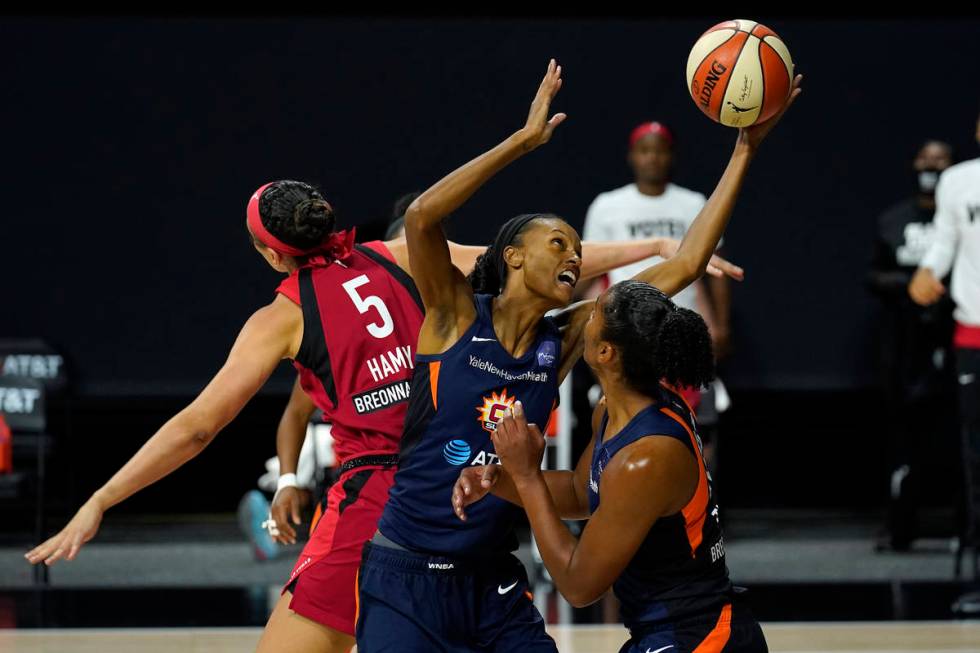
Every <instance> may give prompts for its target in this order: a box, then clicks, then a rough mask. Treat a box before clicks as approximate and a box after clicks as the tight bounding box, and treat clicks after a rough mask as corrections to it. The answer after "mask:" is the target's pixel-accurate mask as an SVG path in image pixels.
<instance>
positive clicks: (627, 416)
mask: <svg viewBox="0 0 980 653" xmlns="http://www.w3.org/2000/svg"><path fill="white" fill-rule="evenodd" d="M599 384H600V385H601V386H602V392H603V394H604V395H605V397H606V412H607V414H608V415H609V417H608V421H607V423H606V432H605V433H604V434H603V439H604V440H606V439H608V438H610V437H612V436H614V435H616V434H617V433H619V432H620V431H622V430H623V428H624V427H625V426H626V425H627V424H629V422H630V420H631V419H633V418H634V417H636V415H637V413H639V412H640V411H642V410H644V409H645V408H647V407H648V406H650V405H651V404H652V403H653V399H651V398H650V397H648V396H646V395H645V394H643V393H640V392H637V391H636V390H634V389H632V388H631V387H629V386H628V385H626V384H625V383H623V382H622V381H621V380H620V379H618V378H617V379H608V378H607V379H603V378H600V379H599Z"/></svg>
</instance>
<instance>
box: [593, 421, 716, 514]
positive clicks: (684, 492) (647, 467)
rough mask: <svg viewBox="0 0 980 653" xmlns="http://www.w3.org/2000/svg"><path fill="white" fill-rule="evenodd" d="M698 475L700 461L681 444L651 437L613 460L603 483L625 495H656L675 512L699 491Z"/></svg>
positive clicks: (604, 474) (667, 437)
mask: <svg viewBox="0 0 980 653" xmlns="http://www.w3.org/2000/svg"><path fill="white" fill-rule="evenodd" d="M698 472H699V470H698V462H697V459H696V458H695V457H694V456H693V455H692V454H691V452H690V451H689V450H688V448H687V447H686V446H684V444H683V443H681V442H680V441H679V440H677V439H676V438H673V437H669V436H663V437H656V436H652V437H651V436H648V437H644V438H640V439H639V440H637V441H636V442H634V443H632V444H630V445H628V446H626V447H624V448H623V449H622V450H621V451H620V452H619V453H617V454H616V455H615V456H613V458H612V460H610V461H609V464H608V465H607V467H606V469H605V471H604V472H603V475H602V479H603V481H606V480H607V479H608V480H609V481H611V482H612V483H611V484H612V485H614V486H616V487H619V488H621V489H623V490H624V491H626V492H636V491H640V492H651V493H652V492H655V493H657V494H658V495H660V496H664V497H665V499H666V503H667V504H668V505H670V506H671V507H672V511H676V510H673V508H674V507H676V509H680V506H682V505H683V504H684V503H686V502H687V501H688V499H689V498H690V496H691V495H692V494H693V493H694V490H696V489H697V484H698V480H699V473H698ZM610 489H612V488H610ZM678 504H680V505H678Z"/></svg>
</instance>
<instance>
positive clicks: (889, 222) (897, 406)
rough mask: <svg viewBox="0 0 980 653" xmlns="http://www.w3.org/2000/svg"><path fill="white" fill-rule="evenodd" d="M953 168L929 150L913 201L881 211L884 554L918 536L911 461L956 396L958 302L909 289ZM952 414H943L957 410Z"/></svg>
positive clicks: (943, 146)
mask: <svg viewBox="0 0 980 653" xmlns="http://www.w3.org/2000/svg"><path fill="white" fill-rule="evenodd" d="M952 163H953V156H952V148H951V147H950V146H949V145H948V144H947V143H944V142H942V141H938V140H929V141H926V142H925V143H923V144H922V145H921V147H920V148H919V150H918V152H917V154H916V156H915V159H914V161H913V164H912V171H913V172H914V175H915V176H914V183H915V194H914V195H912V196H911V197H908V198H906V199H904V200H902V201H901V202H898V203H897V204H895V205H893V206H892V207H890V208H889V209H888V210H886V211H885V212H883V213H882V214H881V215H880V216H879V217H878V222H877V236H876V238H875V245H874V254H873V259H872V264H871V272H870V275H869V285H870V288H871V291H872V292H873V293H874V294H875V295H876V296H877V297H878V298H879V300H880V304H881V309H882V310H881V313H880V319H879V324H878V326H879V328H878V330H877V335H878V346H879V359H880V369H879V371H880V373H881V387H882V391H883V399H884V401H885V405H886V406H890V407H892V409H890V410H888V411H886V414H887V415H888V422H886V429H887V431H886V437H885V441H886V442H887V444H886V449H887V450H888V459H889V460H888V464H889V468H888V471H889V478H888V504H887V505H888V509H887V516H886V527H885V530H886V534H885V535H884V536H883V537H882V538H881V539H880V540H879V542H878V547H879V548H881V549H892V550H896V551H904V550H908V549H909V547H910V546H911V543H912V541H913V540H914V539H915V537H916V535H917V531H918V525H917V519H916V500H917V496H916V495H917V492H916V491H915V485H916V482H917V477H918V476H919V475H920V474H921V470H916V469H914V467H915V465H914V464H913V461H915V460H921V453H922V452H921V451H918V450H917V447H918V445H917V443H919V442H921V441H922V440H923V437H922V436H923V435H931V434H933V433H934V432H935V431H936V429H937V426H938V428H941V425H939V424H938V423H937V422H936V420H935V415H936V411H937V409H938V410H942V409H941V408H940V407H941V406H944V404H943V399H942V398H943V397H946V398H947V399H948V398H949V397H950V396H951V395H952V386H951V385H950V383H951V378H950V374H951V372H950V369H951V361H950V360H949V356H948V350H949V346H950V342H951V339H952V328H953V323H952V308H953V306H952V303H951V302H950V301H949V300H948V299H946V300H944V301H941V302H938V303H936V304H934V305H932V306H928V307H921V306H918V305H916V304H915V303H913V302H912V301H910V299H909V297H908V294H907V290H906V288H907V286H908V284H909V282H910V281H911V279H912V276H913V274H914V273H915V270H916V268H917V267H918V266H919V264H920V262H921V260H922V258H923V256H925V254H926V252H927V251H928V249H929V247H930V246H931V245H932V241H933V238H934V227H933V224H932V217H933V213H934V212H935V209H936V200H935V189H936V184H937V182H938V180H939V175H940V173H941V172H942V171H943V170H945V169H946V168H948V167H949V166H951V165H952ZM947 403H948V401H947ZM946 408H947V409H946V410H944V411H943V412H942V414H949V412H950V411H951V410H952V409H953V407H952V406H949V407H946ZM951 437H952V436H951Z"/></svg>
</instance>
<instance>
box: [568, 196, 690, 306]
mask: <svg viewBox="0 0 980 653" xmlns="http://www.w3.org/2000/svg"><path fill="white" fill-rule="evenodd" d="M704 203H705V198H704V195H702V194H701V193H698V192H695V191H693V190H688V189H687V188H682V187H681V186H677V185H675V184H667V188H666V189H665V190H664V192H663V194H662V195H656V196H653V195H644V194H643V193H641V192H640V191H639V189H638V188H637V187H636V184H627V185H626V186H623V187H622V188H617V189H616V190H611V191H608V192H605V193H600V194H599V196H598V197H596V198H595V200H593V201H592V205H591V206H589V211H588V213H586V214H585V229H584V232H585V233H584V234H583V235H584V239H585V240H592V241H597V240H620V241H622V240H641V239H643V238H654V237H658V236H666V237H668V238H677V239H681V238H683V237H684V234H686V233H687V230H688V229H689V228H690V227H691V223H692V222H694V218H696V217H697V215H698V213H699V212H700V211H701V207H703V206H704ZM662 260H663V259H662V258H660V257H659V256H653V257H650V258H648V259H645V260H643V261H638V262H636V263H633V264H632V265H627V266H624V267H621V268H617V269H615V270H613V271H612V272H610V273H609V278H610V281H611V282H612V283H619V282H620V281H623V280H624V279H629V278H631V277H633V276H634V275H636V274H637V273H638V272H641V271H642V270H644V269H645V268H648V267H650V266H651V265H655V264H657V263H659V262H660V261H662ZM696 285H697V284H695V285H692V286H688V287H687V288H685V289H684V290H682V291H681V292H679V293H677V295H675V296H674V298H673V299H674V302H675V303H676V304H677V305H678V306H683V307H684V308H689V309H691V310H692V311H693V310H697V308H696V303H697V292H696V290H695V288H696Z"/></svg>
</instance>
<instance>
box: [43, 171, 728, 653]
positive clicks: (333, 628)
mask: <svg viewBox="0 0 980 653" xmlns="http://www.w3.org/2000/svg"><path fill="white" fill-rule="evenodd" d="M246 214H247V228H248V231H249V234H250V236H251V238H252V241H253V244H254V246H255V248H256V250H257V251H258V253H259V254H260V255H261V256H262V258H263V259H265V261H266V262H267V263H268V264H269V265H270V266H272V267H273V268H274V269H276V270H278V271H280V272H282V273H284V274H287V275H288V276H287V278H286V279H285V280H284V281H283V282H282V283H281V284H280V286H279V287H278V289H277V296H276V298H275V300H274V301H273V302H272V303H271V304H269V305H268V306H265V307H264V308H261V309H259V310H258V311H257V312H256V313H255V314H254V315H253V316H252V317H251V318H250V319H249V320H248V321H247V322H246V324H245V326H244V327H243V329H242V331H241V333H240V334H239V336H238V339H237V340H236V342H235V344H234V346H233V347H232V350H231V352H230V354H229V357H228V360H227V361H226V363H225V365H224V366H223V367H222V368H221V370H220V371H219V372H218V373H217V375H216V376H215V377H214V378H213V379H212V380H211V382H210V383H209V384H208V386H207V387H206V388H205V389H204V390H203V391H202V392H201V394H200V395H199V396H198V397H197V398H196V399H195V400H194V401H193V402H192V403H191V404H190V405H189V406H188V407H187V408H185V409H184V410H183V411H181V412H180V413H178V414H177V415H176V416H175V417H173V418H172V419H171V420H170V421H168V422H167V423H166V424H165V425H164V426H163V427H162V428H161V429H160V430H159V431H158V432H157V433H156V434H155V435H154V436H153V437H152V438H150V440H149V441H148V442H147V443H146V444H145V445H144V446H143V448H142V449H141V450H140V451H139V452H137V453H136V455H135V456H133V458H132V459H131V460H130V461H129V462H127V463H126V464H125V465H124V466H123V467H122V469H120V470H119V471H118V472H117V473H116V474H115V476H113V477H112V478H111V479H110V480H109V482H108V483H106V484H105V485H104V486H103V487H102V488H100V489H99V490H98V491H97V492H95V494H94V495H93V496H92V497H91V498H90V499H89V500H88V501H87V502H86V503H85V505H83V506H82V508H81V509H79V511H78V513H77V514H76V515H75V516H74V518H73V519H72V520H71V522H69V524H68V525H67V526H66V527H65V528H64V529H63V530H62V531H61V532H60V533H58V534H57V535H55V536H53V537H52V538H50V539H49V540H47V541H46V542H45V543H43V544H41V545H40V546H38V547H36V548H35V549H34V550H32V551H30V552H29V553H28V554H27V556H26V557H27V559H28V560H29V561H30V562H31V563H39V562H42V561H43V562H45V563H46V564H49V565H50V564H53V563H55V562H57V561H58V560H59V559H61V558H66V559H68V560H71V559H74V557H75V556H76V555H77V553H78V550H79V549H80V548H81V546H82V545H83V544H84V543H85V542H87V541H89V540H90V539H92V537H94V536H95V534H96V532H97V530H98V527H99V524H100V522H101V520H102V515H103V513H104V512H105V511H106V510H107V509H108V508H110V507H112V506H114V505H115V504H117V503H119V502H120V501H122V500H124V499H125V498H127V497H129V496H130V495H132V494H133V493H135V492H137V491H138V490H140V489H142V488H144V487H146V486H147V485H150V484H151V483H154V482H156V481H158V480H159V479H161V478H162V477H164V476H166V475H167V474H169V473H170V472H172V471H173V470H175V469H177V468H178V467H180V466H181V465H182V464H184V463H185V462H187V461H188V460H190V459H191V458H193V457H194V456H196V455H197V454H199V453H200V452H201V451H202V450H203V449H204V447H206V446H207V444H208V443H209V442H210V441H211V440H212V439H213V438H214V437H215V436H216V435H217V434H218V432H219V431H220V430H221V429H222V428H224V426H225V425H226V424H227V423H228V422H230V421H231V420H232V419H233V418H234V417H235V415H237V414H238V412H239V411H240V410H241V409H242V407H243V406H244V405H245V404H246V403H247V402H248V400H249V399H250V398H251V397H252V396H253V395H254V394H255V393H256V392H258V390H259V388H261V387H262V385H263V384H264V383H265V381H266V379H267V378H268V376H269V375H270V374H271V373H272V371H273V370H274V369H275V367H276V366H277V365H278V364H279V362H280V361H281V360H282V359H284V358H288V359H291V360H292V361H293V364H294V366H295V367H296V368H297V371H298V372H299V377H300V383H301V385H302V388H303V390H304V391H305V392H306V394H307V395H309V397H310V398H311V399H312V401H313V403H315V404H316V405H317V406H318V407H319V408H321V409H322V410H323V411H324V413H325V414H326V415H327V416H328V417H329V419H330V421H331V423H332V424H333V429H332V436H333V438H334V450H335V453H336V455H337V458H338V460H340V461H342V462H341V468H340V469H341V475H340V477H339V479H338V481H337V483H336V484H334V485H333V486H332V487H331V488H330V490H329V493H328V498H327V499H328V500H327V509H326V512H325V514H324V516H323V517H321V518H320V520H319V522H318V524H317V528H316V530H315V531H314V534H313V537H312V538H311V539H310V541H309V542H308V543H307V545H306V547H305V548H304V550H303V552H302V554H301V555H300V557H299V559H298V561H297V563H296V565H295V568H294V570H293V572H292V574H291V576H290V578H289V581H288V583H287V585H286V588H285V590H284V592H283V595H282V598H281V600H280V601H279V603H278V604H277V606H276V608H275V610H274V611H273V614H272V616H271V617H270V619H269V623H268V624H267V626H266V629H265V632H264V633H263V637H262V640H261V641H260V643H259V650H260V651H263V652H266V651H285V650H288V651H290V652H291V653H298V652H305V651H309V652H311V653H312V652H314V651H316V652H322V651H347V650H348V649H350V647H351V646H352V645H353V642H354V639H353V633H354V615H355V590H354V579H355V575H356V571H357V565H358V562H359V559H360V552H361V547H362V545H363V544H364V542H365V541H366V540H367V539H368V538H369V537H370V536H371V534H372V533H373V532H374V530H375V527H376V524H377V521H378V517H379V516H380V514H381V509H382V507H383V506H384V503H385V501H386V499H387V495H388V488H389V487H390V485H391V483H392V478H393V475H394V467H395V465H396V464H397V451H398V442H399V440H400V438H401V433H402V426H403V423H404V417H405V410H406V407H407V397H408V391H409V379H410V377H411V374H412V367H413V365H414V354H415V351H414V348H415V343H416V341H417V338H418V332H419V329H420V327H421V324H422V317H423V313H422V305H421V302H420V300H419V297H418V293H417V290H416V289H415V285H414V283H413V282H412V280H411V278H410V277H409V275H408V274H407V272H406V270H407V269H408V256H407V249H406V245H405V241H404V240H395V241H388V242H380V241H374V242H370V243H367V244H365V245H354V234H353V232H352V231H351V232H337V231H334V224H335V216H334V212H333V209H332V208H331V206H330V205H329V204H328V203H327V201H326V200H325V199H324V198H323V197H322V196H321V195H320V193H319V192H317V191H316V190H315V189H314V188H313V187H311V186H310V185H308V184H305V183H302V182H297V181H276V182H272V183H269V184H265V185H263V186H262V187H261V188H259V189H258V190H257V191H256V192H255V193H254V194H253V195H252V197H251V199H250V200H249V203H248V207H247V212H246ZM662 244H663V241H653V240H651V241H648V242H647V243H645V244H642V245H639V246H637V245H636V244H633V245H632V246H629V245H627V246H625V247H624V246H620V245H618V244H610V245H596V246H595V247H594V249H593V250H590V256H591V255H592V253H593V252H594V254H595V256H594V260H595V261H597V262H600V263H601V262H605V265H604V267H601V268H597V269H595V270H594V271H592V272H590V274H598V273H601V272H604V271H605V270H608V269H609V268H610V267H614V266H616V265H621V264H623V263H625V262H627V261H631V260H637V259H639V258H642V257H645V256H649V255H650V253H651V248H652V249H653V250H654V251H659V248H660V246H661V245H662ZM449 251H450V253H451V256H452V259H453V261H454V262H455V263H456V264H457V265H459V266H460V267H461V268H463V269H469V268H471V267H472V266H473V261H474V260H475V257H476V255H477V254H478V253H481V252H483V248H481V247H463V246H459V245H455V244H450V245H449ZM718 262H719V264H721V265H723V266H726V265H727V264H726V263H725V262H723V261H718ZM729 267H730V266H729ZM301 442H302V440H299V443H301ZM299 443H297V444H296V447H295V449H294V451H295V455H296V456H298V450H299V449H298V448H299ZM280 452H281V453H282V450H280ZM285 457H287V458H288V457H289V456H288V455H287V456H285ZM295 462H296V460H295V458H293V459H292V460H290V461H285V460H284V467H283V471H284V472H286V473H288V472H289V471H290V470H295ZM290 465H292V467H290Z"/></svg>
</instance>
